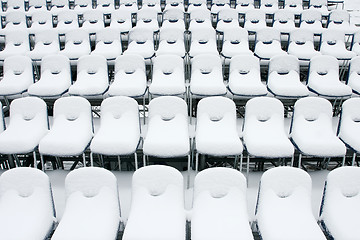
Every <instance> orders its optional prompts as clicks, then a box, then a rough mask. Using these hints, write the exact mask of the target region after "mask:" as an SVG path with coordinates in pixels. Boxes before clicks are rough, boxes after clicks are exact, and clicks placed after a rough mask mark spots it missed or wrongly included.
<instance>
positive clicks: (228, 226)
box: [191, 167, 254, 240]
mask: <svg viewBox="0 0 360 240" xmlns="http://www.w3.org/2000/svg"><path fill="white" fill-rule="evenodd" d="M193 199H194V200H193V208H192V215H191V239H193V240H199V239H201V240H202V239H207V240H215V239H228V240H230V239H247V240H253V239H254V238H253V235H252V232H251V228H250V225H249V218H248V213H247V204H246V203H247V200H246V179H245V177H244V175H242V174H241V173H240V172H239V171H237V170H235V169H230V168H220V167H218V168H208V169H206V170H203V171H201V172H199V173H198V174H197V175H196V177H195V180H194V197H193ZM209 219H211V221H212V224H209V222H208V220H209Z"/></svg>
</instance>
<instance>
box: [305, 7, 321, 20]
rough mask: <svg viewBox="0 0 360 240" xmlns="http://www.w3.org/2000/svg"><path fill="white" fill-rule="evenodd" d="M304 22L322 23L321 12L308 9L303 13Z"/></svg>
mask: <svg viewBox="0 0 360 240" xmlns="http://www.w3.org/2000/svg"><path fill="white" fill-rule="evenodd" d="M301 21H302V22H321V12H320V11H317V10H313V9H306V10H304V11H303V12H302V13H301Z"/></svg>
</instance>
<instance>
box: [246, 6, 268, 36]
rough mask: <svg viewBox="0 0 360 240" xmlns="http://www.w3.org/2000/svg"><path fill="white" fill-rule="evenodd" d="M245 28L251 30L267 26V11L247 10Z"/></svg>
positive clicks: (254, 30)
mask: <svg viewBox="0 0 360 240" xmlns="http://www.w3.org/2000/svg"><path fill="white" fill-rule="evenodd" d="M244 28H245V29H246V30H248V31H250V32H256V31H258V30H261V29H264V28H266V22H265V12H264V11H262V10H260V9H251V10H248V11H246V14H245V23H244Z"/></svg>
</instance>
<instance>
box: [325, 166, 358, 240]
mask: <svg viewBox="0 0 360 240" xmlns="http://www.w3.org/2000/svg"><path fill="white" fill-rule="evenodd" d="M359 171H360V169H359V168H357V167H340V168H337V169H335V170H333V171H331V172H330V173H329V175H328V177H327V180H326V189H325V194H324V199H323V200H324V202H323V206H322V213H321V216H320V219H321V220H322V221H324V223H325V225H326V228H327V230H328V231H329V233H330V234H331V236H332V237H333V238H335V239H339V240H341V239H358V238H359V235H360V231H359V228H358V226H357V223H358V222H359V216H358V214H357V213H358V212H359V211H360V208H359V204H358V202H359V196H360V195H359V190H360V189H359V186H360V179H359V173H360V172H359Z"/></svg>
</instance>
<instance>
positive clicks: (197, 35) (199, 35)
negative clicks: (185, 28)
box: [191, 28, 216, 44]
mask: <svg viewBox="0 0 360 240" xmlns="http://www.w3.org/2000/svg"><path fill="white" fill-rule="evenodd" d="M215 40H216V31H215V30H214V29H210V28H203V29H198V30H197V31H193V32H192V33H191V42H199V43H200V44H203V43H207V42H209V41H215Z"/></svg>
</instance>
